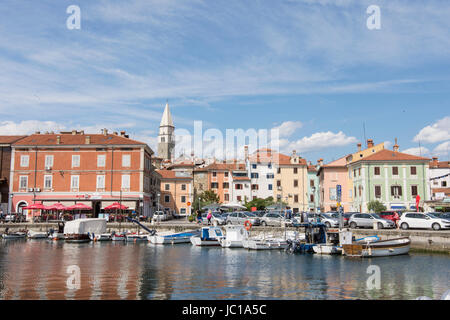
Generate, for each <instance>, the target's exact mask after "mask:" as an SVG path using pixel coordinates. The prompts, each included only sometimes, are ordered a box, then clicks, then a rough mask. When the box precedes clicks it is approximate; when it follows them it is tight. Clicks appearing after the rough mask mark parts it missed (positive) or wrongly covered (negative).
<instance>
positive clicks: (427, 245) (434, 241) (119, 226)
mask: <svg viewBox="0 0 450 320" xmlns="http://www.w3.org/2000/svg"><path fill="white" fill-rule="evenodd" d="M145 225H146V226H147V227H148V228H149V229H156V230H157V231H171V232H184V231H192V230H196V229H198V228H199V227H200V225H198V224H194V223H179V224H175V223H170V224H164V223H163V224H161V225H151V224H150V223H145ZM6 228H9V230H10V231H16V230H19V229H28V230H34V231H48V230H50V229H57V228H58V224H57V223H20V224H17V223H4V224H0V233H3V232H4V231H5V229H6ZM139 230H140V231H144V230H143V229H142V228H140V227H139V226H138V225H136V224H133V223H128V222H126V223H118V222H112V223H108V224H107V232H112V231H116V232H120V231H130V232H136V231H139ZM286 231H289V232H292V231H298V232H303V231H304V230H303V228H277V227H253V228H252V229H251V231H250V234H251V235H252V236H258V235H262V234H267V235H269V234H271V235H274V236H277V237H284V234H285V232H286ZM352 232H353V235H354V236H355V237H356V238H362V237H367V236H372V235H378V236H380V237H381V238H382V239H385V240H387V239H392V238H399V237H410V239H411V249H412V250H417V251H423V252H441V253H447V254H450V230H443V231H442V230H441V231H434V230H392V229H383V230H373V229H353V230H352Z"/></svg>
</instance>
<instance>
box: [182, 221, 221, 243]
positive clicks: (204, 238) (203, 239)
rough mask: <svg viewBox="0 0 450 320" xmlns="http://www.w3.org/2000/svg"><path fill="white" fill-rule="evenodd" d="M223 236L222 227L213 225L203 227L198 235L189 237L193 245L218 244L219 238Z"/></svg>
mask: <svg viewBox="0 0 450 320" xmlns="http://www.w3.org/2000/svg"><path fill="white" fill-rule="evenodd" d="M223 238H225V236H224V235H223V233H222V229H220V228H219V227H215V226H210V227H203V228H202V229H201V232H200V234H199V235H196V236H192V237H191V238H190V240H191V243H192V244H193V245H195V246H220V241H221V239H223Z"/></svg>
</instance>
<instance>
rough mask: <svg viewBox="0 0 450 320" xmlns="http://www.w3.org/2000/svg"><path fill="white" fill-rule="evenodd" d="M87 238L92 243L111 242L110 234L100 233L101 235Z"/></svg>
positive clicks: (92, 234)
mask: <svg viewBox="0 0 450 320" xmlns="http://www.w3.org/2000/svg"><path fill="white" fill-rule="evenodd" d="M89 237H90V239H91V240H92V241H111V237H112V236H111V234H110V233H102V234H94V233H91V234H89Z"/></svg>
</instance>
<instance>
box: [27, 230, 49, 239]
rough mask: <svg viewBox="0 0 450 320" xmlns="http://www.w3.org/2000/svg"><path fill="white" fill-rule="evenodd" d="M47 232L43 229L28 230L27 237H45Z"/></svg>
mask: <svg viewBox="0 0 450 320" xmlns="http://www.w3.org/2000/svg"><path fill="white" fill-rule="evenodd" d="M47 238H48V233H47V232H44V231H33V230H29V231H28V239H47Z"/></svg>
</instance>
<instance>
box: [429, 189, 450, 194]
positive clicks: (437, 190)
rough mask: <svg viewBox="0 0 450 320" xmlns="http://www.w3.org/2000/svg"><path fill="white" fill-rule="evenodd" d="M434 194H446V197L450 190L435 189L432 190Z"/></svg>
mask: <svg viewBox="0 0 450 320" xmlns="http://www.w3.org/2000/svg"><path fill="white" fill-rule="evenodd" d="M431 192H432V193H442V192H443V193H445V194H446V195H448V194H450V188H434V189H431Z"/></svg>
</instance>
